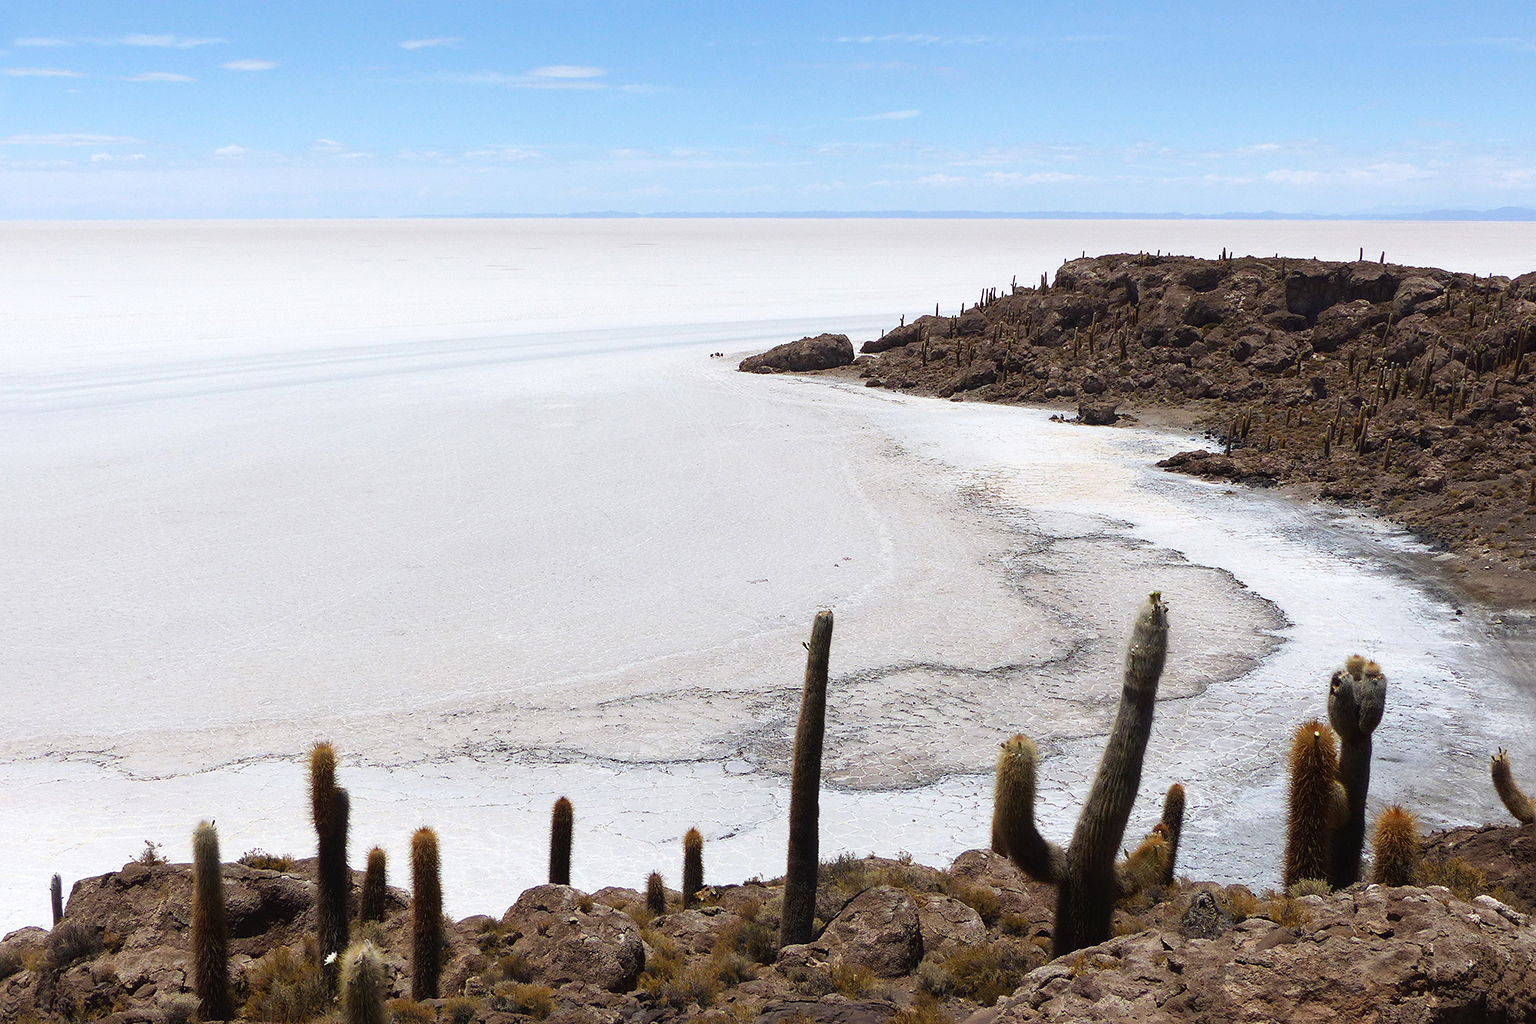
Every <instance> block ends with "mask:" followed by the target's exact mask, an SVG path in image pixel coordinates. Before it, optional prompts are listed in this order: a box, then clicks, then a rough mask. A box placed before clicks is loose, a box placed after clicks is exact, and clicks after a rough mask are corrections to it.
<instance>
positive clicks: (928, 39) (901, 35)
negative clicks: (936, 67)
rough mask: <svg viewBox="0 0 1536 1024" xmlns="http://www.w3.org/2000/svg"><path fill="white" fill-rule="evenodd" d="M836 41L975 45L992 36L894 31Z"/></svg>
mask: <svg viewBox="0 0 1536 1024" xmlns="http://www.w3.org/2000/svg"><path fill="white" fill-rule="evenodd" d="M831 41H832V42H834V43H865V44H868V43H917V44H919V45H923V46H934V45H942V46H974V45H976V44H977V43H986V42H991V41H992V37H991V36H930V35H925V34H922V33H917V32H893V33H890V34H887V35H883V36H837V37H835V38H833V39H832V40H831Z"/></svg>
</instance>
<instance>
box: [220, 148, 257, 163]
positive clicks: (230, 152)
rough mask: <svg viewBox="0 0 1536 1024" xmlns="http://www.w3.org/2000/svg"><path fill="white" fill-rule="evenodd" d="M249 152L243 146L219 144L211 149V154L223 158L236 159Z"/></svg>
mask: <svg viewBox="0 0 1536 1024" xmlns="http://www.w3.org/2000/svg"><path fill="white" fill-rule="evenodd" d="M249 152H250V150H248V149H246V148H245V147H244V146H220V147H219V148H218V149H216V150H214V151H213V155H214V156H216V157H220V158H221V159H224V160H237V159H239V158H240V157H242V156H245V155H246V154H247V153H249Z"/></svg>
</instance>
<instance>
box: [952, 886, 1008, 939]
mask: <svg viewBox="0 0 1536 1024" xmlns="http://www.w3.org/2000/svg"><path fill="white" fill-rule="evenodd" d="M944 895H946V896H948V897H950V898H951V899H956V900H959V901H960V902H961V903H964V904H965V905H966V906H968V907H970V908H971V909H972V910H974V911H976V913H977V914H979V915H981V923H982V924H984V925H986V926H987V927H988V928H991V927H992V926H993V925H995V924H997V921H998V918H999V917H1000V916H1001V915H1002V912H1003V901H1002V899H1001V898H1000V897H999V896H998V895H997V893H995V892H993V891H992V890H991V889H989V888H987V887H986V886H984V885H973V884H972V883H970V882H967V881H965V880H963V879H959V878H955V877H953V876H950V875H945V876H944Z"/></svg>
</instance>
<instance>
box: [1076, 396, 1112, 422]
mask: <svg viewBox="0 0 1536 1024" xmlns="http://www.w3.org/2000/svg"><path fill="white" fill-rule="evenodd" d="M1119 407H1120V403H1119V402H1078V403H1077V421H1078V422H1079V423H1086V424H1088V425H1089V426H1090V427H1107V426H1110V425H1111V424H1113V423H1115V422H1116V421H1118V420H1119V419H1120V414H1119V413H1118V412H1116V411H1115V410H1116V409H1118V408H1119Z"/></svg>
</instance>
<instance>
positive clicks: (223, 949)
mask: <svg viewBox="0 0 1536 1024" xmlns="http://www.w3.org/2000/svg"><path fill="white" fill-rule="evenodd" d="M221 872H222V868H221V866H220V860H219V833H218V832H217V831H215V830H214V827H213V826H212V825H210V824H209V823H208V822H206V821H205V822H203V823H202V824H200V825H198V826H197V828H196V829H195V830H194V831H193V832H192V975H193V986H192V987H193V990H194V991H195V992H196V993H197V1007H198V1015H199V1017H200V1018H201V1019H203V1020H229V1019H230V1017H232V1016H233V1015H234V1001H233V999H232V998H231V997H230V991H229V921H228V919H227V918H226V917H225V914H224V879H223V876H222V874H221Z"/></svg>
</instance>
